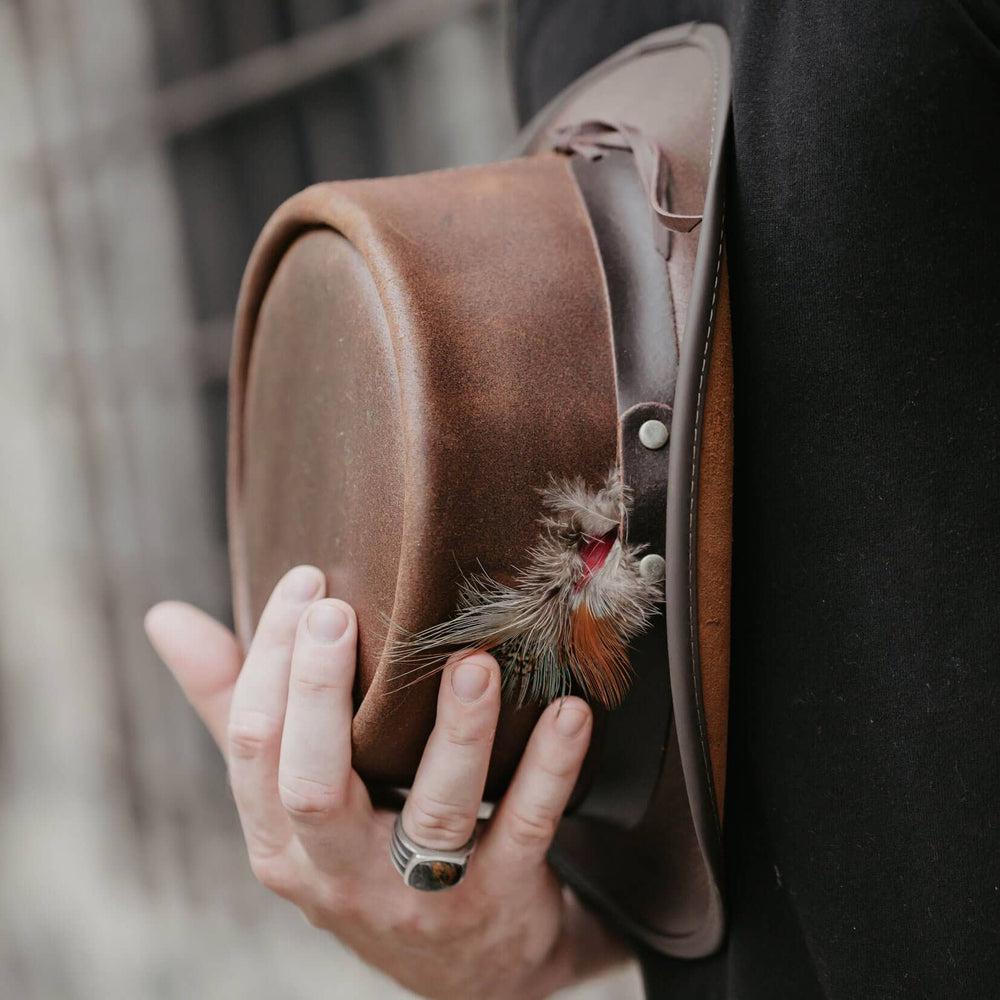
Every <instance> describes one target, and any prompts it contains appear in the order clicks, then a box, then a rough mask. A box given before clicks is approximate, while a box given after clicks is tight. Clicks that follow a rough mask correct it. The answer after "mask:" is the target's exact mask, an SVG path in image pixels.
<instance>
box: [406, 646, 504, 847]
mask: <svg viewBox="0 0 1000 1000" xmlns="http://www.w3.org/2000/svg"><path fill="white" fill-rule="evenodd" d="M499 712H500V670H499V668H498V667H497V663H496V660H494V659H493V657H492V656H490V655H489V654H488V653H484V652H474V653H466V654H461V655H459V656H457V657H455V658H454V659H453V660H452V661H451V662H449V664H448V665H447V666H446V667H445V670H444V673H443V675H442V678H441V687H440V692H439V694H438V706H437V720H436V722H435V725H434V731H433V732H432V733H431V736H430V739H429V740H428V741H427V746H426V747H425V748H424V754H423V757H422V758H421V761H420V767H419V768H418V769H417V774H416V777H415V778H414V779H413V788H412V790H411V791H410V794H409V796H408V797H407V800H406V804H405V805H404V807H403V814H402V825H403V829H404V830H405V831H406V833H407V835H408V836H409V837H410V839H411V840H413V841H415V842H416V843H417V844H420V845H421V846H422V847H430V848H433V849H435V850H442V851H454V850H457V849H458V848H460V847H462V846H463V845H464V844H465V843H466V842H467V841H468V840H469V838H470V837H471V836H472V832H473V830H474V829H475V826H476V818H477V816H478V813H479V805H480V802H481V801H482V797H483V787H484V786H485V784H486V772H487V770H488V768H489V763H490V751H491V750H492V748H493V737H494V734H495V732H496V725H497V716H498V715H499Z"/></svg>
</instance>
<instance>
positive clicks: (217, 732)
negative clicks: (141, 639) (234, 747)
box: [145, 601, 243, 756]
mask: <svg viewBox="0 0 1000 1000" xmlns="http://www.w3.org/2000/svg"><path fill="white" fill-rule="evenodd" d="M145 626H146V635H147V636H148V637H149V641H150V643H151V644H152V646H153V649H155V650H156V652H157V653H158V654H159V656H160V659H162V660H163V662H164V663H165V664H166V665H167V666H168V667H169V668H170V672H171V673H172V674H173V675H174V678H175V679H176V681H177V683H178V684H179V685H180V686H181V690H182V691H183V692H184V696H185V697H186V698H187V700H188V701H189V702H190V703H191V705H192V707H193V708H194V710H195V711H196V712H197V713H198V715H199V717H200V718H201V721H202V722H204V723H205V726H206V728H207V729H208V731H209V732H210V733H211V734H212V737H213V739H214V740H215V742H216V743H217V744H218V746H219V749H220V750H221V751H222V753H223V756H225V752H226V751H225V747H226V727H227V726H228V723H229V704H230V702H231V701H232V697H233V685H234V684H235V683H236V678H237V677H238V676H239V672H240V667H241V665H242V663H243V654H242V652H241V650H240V646H239V643H238V642H237V641H236V637H235V636H234V635H233V634H232V632H230V631H229V629H227V628H226V627H225V626H224V625H220V624H219V622H217V621H216V620H215V619H214V618H210V617H209V616H208V615H206V614H205V613H204V612H203V611H199V610H198V609H197V608H195V607H192V606H191V605H190V604H184V603H182V602H180V601H164V602H163V603H162V604H156V605H154V606H153V607H152V608H150V609H149V611H148V612H147V613H146V621H145Z"/></svg>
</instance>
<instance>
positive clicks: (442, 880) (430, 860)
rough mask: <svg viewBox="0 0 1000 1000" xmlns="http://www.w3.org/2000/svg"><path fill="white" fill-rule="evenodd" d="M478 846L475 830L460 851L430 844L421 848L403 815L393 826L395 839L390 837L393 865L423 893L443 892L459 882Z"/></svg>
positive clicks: (412, 885) (409, 884) (397, 818)
mask: <svg viewBox="0 0 1000 1000" xmlns="http://www.w3.org/2000/svg"><path fill="white" fill-rule="evenodd" d="M475 848H476V835H475V833H473V834H472V836H471V837H470V838H469V841H468V843H467V844H465V846H464V847H460V848H459V849H458V850H457V851H436V850H434V849H433V848H430V847H421V846H420V844H417V843H415V842H414V841H412V840H411V839H410V838H409V837H408V836H407V835H406V831H405V830H404V829H403V817H402V816H397V817H396V822H395V823H394V824H393V826H392V838H391V839H390V840H389V855H390V857H391V858H392V864H393V867H394V868H395V869H396V871H398V872H399V874H400V875H402V876H403V881H404V882H405V883H406V884H407V885H408V886H409V887H410V888H411V889H419V890H420V891H421V892H440V891H441V890H442V889H450V888H451V887H452V886H455V885H458V883H459V882H461V881H462V878H463V877H464V875H465V869H466V868H467V867H468V866H469V858H470V856H471V855H472V852H473V851H474V850H475Z"/></svg>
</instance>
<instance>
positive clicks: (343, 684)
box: [292, 671, 351, 698]
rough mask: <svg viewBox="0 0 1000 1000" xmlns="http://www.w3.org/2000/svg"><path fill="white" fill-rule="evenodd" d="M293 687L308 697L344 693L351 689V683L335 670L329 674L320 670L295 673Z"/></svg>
mask: <svg viewBox="0 0 1000 1000" xmlns="http://www.w3.org/2000/svg"><path fill="white" fill-rule="evenodd" d="M292 687H293V688H294V689H295V690H296V692H298V693H299V694H302V695H305V696H306V697H307V698H308V697H313V696H317V695H319V696H322V695H331V694H343V693H347V692H350V690H351V685H350V684H349V683H348V682H347V680H346V679H345V678H344V677H342V676H339V675H338V672H335V671H331V672H330V673H328V674H323V673H320V672H318V671H312V672H310V673H300V674H295V675H293V676H292Z"/></svg>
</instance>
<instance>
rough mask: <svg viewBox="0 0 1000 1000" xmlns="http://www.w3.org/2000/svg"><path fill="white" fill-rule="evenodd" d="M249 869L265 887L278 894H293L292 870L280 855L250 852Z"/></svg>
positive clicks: (287, 895) (286, 895)
mask: <svg viewBox="0 0 1000 1000" xmlns="http://www.w3.org/2000/svg"><path fill="white" fill-rule="evenodd" d="M250 871H252V872H253V877H254V878H255V879H256V880H257V881H258V882H259V883H260V884H261V885H262V886H264V888H265V889H270V890H271V892H273V893H276V894H277V895H279V896H285V897H289V896H291V895H293V893H294V891H295V886H294V880H293V877H292V872H291V869H290V867H289V865H288V863H287V861H286V860H285V859H284V858H283V857H282V856H281V855H276V854H251V855H250Z"/></svg>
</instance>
